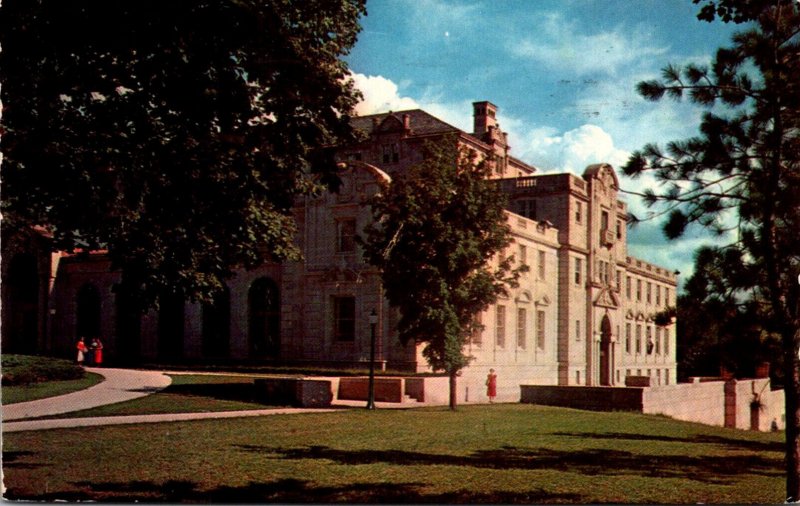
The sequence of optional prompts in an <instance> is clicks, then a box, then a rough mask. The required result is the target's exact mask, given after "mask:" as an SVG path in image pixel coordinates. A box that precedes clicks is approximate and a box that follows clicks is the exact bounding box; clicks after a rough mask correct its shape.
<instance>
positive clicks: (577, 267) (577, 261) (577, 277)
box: [575, 258, 583, 285]
mask: <svg viewBox="0 0 800 506" xmlns="http://www.w3.org/2000/svg"><path fill="white" fill-rule="evenodd" d="M581 263H582V262H581V259H580V258H576V259H575V284H576V285H580V284H581V278H582V275H581V271H582V270H583V269H582V266H581Z"/></svg>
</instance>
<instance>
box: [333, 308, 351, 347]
mask: <svg viewBox="0 0 800 506" xmlns="http://www.w3.org/2000/svg"><path fill="white" fill-rule="evenodd" d="M333 337H334V339H335V340H337V341H354V340H355V338H356V298H355V297H334V298H333Z"/></svg>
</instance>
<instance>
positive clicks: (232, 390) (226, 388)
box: [160, 381, 263, 403]
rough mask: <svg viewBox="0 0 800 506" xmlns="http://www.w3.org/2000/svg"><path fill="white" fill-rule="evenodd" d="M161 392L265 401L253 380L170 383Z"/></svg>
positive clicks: (232, 399)
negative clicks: (258, 395)
mask: <svg viewBox="0 0 800 506" xmlns="http://www.w3.org/2000/svg"><path fill="white" fill-rule="evenodd" d="M160 392H162V393H165V394H175V395H184V396H189V397H206V398H210V399H217V400H223V401H241V402H256V403H263V402H262V401H260V400H259V399H258V398H257V396H256V389H255V385H254V384H253V382H252V381H250V382H241V383H198V384H188V385H169V386H168V387H167V388H165V389H163V390H161V391H160Z"/></svg>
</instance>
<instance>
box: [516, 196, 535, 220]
mask: <svg viewBox="0 0 800 506" xmlns="http://www.w3.org/2000/svg"><path fill="white" fill-rule="evenodd" d="M517 214H519V215H520V216H524V217H526V218H529V219H531V220H535V219H536V200H534V199H523V200H518V201H517Z"/></svg>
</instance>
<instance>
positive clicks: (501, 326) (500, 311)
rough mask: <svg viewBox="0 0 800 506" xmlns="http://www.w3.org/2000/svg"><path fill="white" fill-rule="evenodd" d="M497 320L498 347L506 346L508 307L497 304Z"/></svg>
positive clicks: (496, 335) (496, 338)
mask: <svg viewBox="0 0 800 506" xmlns="http://www.w3.org/2000/svg"><path fill="white" fill-rule="evenodd" d="M495 316H496V321H495V344H496V345H497V347H498V348H505V346H506V307H505V306H497V313H496V315H495Z"/></svg>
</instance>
